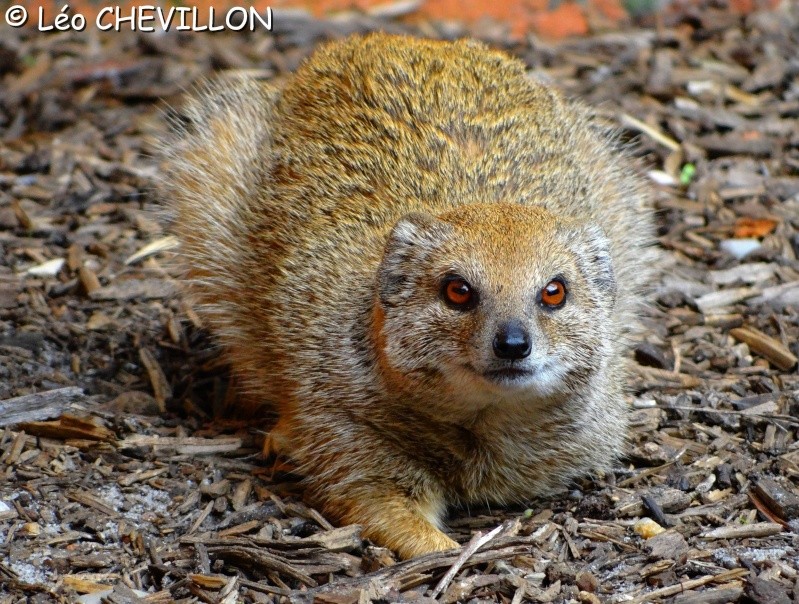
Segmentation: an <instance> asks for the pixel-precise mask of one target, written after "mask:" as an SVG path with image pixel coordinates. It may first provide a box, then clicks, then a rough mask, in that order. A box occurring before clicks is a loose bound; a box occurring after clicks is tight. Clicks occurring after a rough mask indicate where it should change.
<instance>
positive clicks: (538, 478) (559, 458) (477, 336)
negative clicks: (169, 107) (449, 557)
mask: <svg viewBox="0 0 799 604" xmlns="http://www.w3.org/2000/svg"><path fill="white" fill-rule="evenodd" d="M165 150H166V153H165V156H164V157H165V171H164V178H163V183H164V194H165V196H166V197H167V198H168V200H169V203H170V207H171V209H172V210H173V213H174V217H173V230H174V232H175V233H176V234H177V236H178V237H179V239H180V240H181V246H182V256H183V259H184V263H185V267H186V280H187V283H188V286H189V289H188V291H189V293H190V295H191V296H192V297H193V300H194V301H195V302H196V304H197V308H198V309H199V310H200V311H201V312H202V315H203V316H204V318H205V320H206V321H207V323H208V324H209V326H210V327H211V328H212V330H213V331H214V332H215V333H216V335H217V337H218V340H219V342H220V343H221V344H222V346H223V349H224V350H225V352H226V354H227V355H228V356H229V359H230V362H231V364H232V368H233V371H234V372H235V373H236V375H237V376H238V378H239V380H240V382H241V383H242V385H243V389H244V393H245V394H246V396H247V397H248V398H249V399H255V400H257V401H259V402H262V403H264V404H268V405H271V406H273V407H274V408H275V409H277V411H278V414H279V421H278V423H277V426H276V427H275V429H274V431H273V432H272V435H271V438H270V442H271V443H272V445H273V446H274V447H276V448H277V449H278V450H280V451H281V452H283V453H285V454H286V455H288V456H289V457H291V458H292V459H293V460H294V462H295V463H296V464H297V465H298V468H299V470H300V472H301V473H302V474H303V475H304V481H305V487H306V494H307V497H308V499H309V501H310V502H311V503H313V504H315V505H317V506H319V507H320V509H321V510H322V511H323V512H324V513H325V514H326V515H328V516H329V517H331V518H332V519H334V520H336V521H338V522H340V523H359V524H361V525H363V528H364V531H363V534H364V535H365V536H366V537H369V538H371V539H373V540H374V541H376V542H377V543H379V544H382V545H385V546H387V547H390V548H393V549H394V550H396V551H397V552H398V553H399V555H400V556H402V557H405V558H407V557H411V556H415V555H418V554H422V553H426V552H431V551H436V550H442V549H448V548H452V547H456V546H457V543H456V542H454V541H453V540H452V539H450V538H449V537H448V536H447V535H446V534H445V533H444V532H442V530H441V527H442V519H443V516H444V513H445V511H446V508H447V506H449V505H463V504H469V503H485V502H488V503H499V504H503V503H516V502H523V501H526V500H529V499H530V498H531V497H533V496H539V495H547V494H551V493H554V492H556V491H557V490H559V489H562V488H563V487H564V486H565V485H568V483H569V481H570V480H572V479H574V478H576V477H578V476H580V475H583V474H585V473H587V472H591V471H593V470H596V469H602V468H607V467H608V466H609V465H610V464H611V463H612V462H613V460H614V459H615V458H616V457H617V456H618V455H619V453H620V451H621V450H622V448H623V444H624V439H625V428H626V424H627V420H626V403H625V400H624V388H625V374H624V371H623V355H624V351H625V349H626V347H627V346H628V340H629V339H630V338H629V334H630V329H631V328H632V327H633V326H635V324H636V313H637V309H638V306H639V302H640V298H641V290H642V288H643V287H645V285H646V281H647V275H648V273H649V267H650V265H651V256H650V251H649V247H648V244H649V240H650V237H651V235H652V233H651V230H652V229H651V224H652V220H651V216H650V211H649V210H648V209H647V207H646V203H645V202H646V195H645V193H644V189H643V187H642V184H641V181H640V180H639V177H637V176H636V174H635V170H634V169H633V168H632V167H631V163H630V161H629V160H628V159H627V158H626V156H625V154H624V152H623V151H621V150H619V149H618V148H617V145H616V143H615V141H614V138H613V136H612V134H611V133H609V132H608V131H607V129H606V128H605V127H603V126H601V125H600V124H598V123H596V122H595V120H594V119H592V116H591V114H590V112H589V111H588V110H586V109H584V108H583V107H582V106H580V105H579V104H576V103H573V102H571V101H568V100H566V99H564V97H563V96H562V95H561V94H559V93H558V92H556V91H554V90H552V89H551V88H550V87H548V86H545V85H543V84H541V83H538V82H536V81H535V80H533V79H532V78H530V77H529V76H528V75H527V74H526V72H525V69H524V66H523V64H522V63H521V62H519V61H517V60H515V59H512V58H510V57H508V56H507V55H505V54H503V53H500V52H496V51H492V50H490V49H488V48H487V47H486V46H484V45H482V44H480V43H476V42H470V41H459V42H454V43H452V42H440V41H430V40H421V39H414V38H410V37H399V36H389V35H383V34H373V35H369V36H365V37H352V38H349V39H346V40H344V41H339V42H334V43H330V44H327V45H325V46H323V47H322V48H321V49H319V50H317V51H316V53H315V54H314V55H313V56H312V57H310V58H309V59H308V60H306V61H305V62H304V63H303V64H302V65H301V66H300V68H299V69H298V71H297V72H296V73H295V74H294V75H293V76H291V77H290V78H289V79H288V80H287V81H286V83H285V84H284V85H283V86H282V87H279V88H278V87H272V86H270V85H269V84H265V83H262V82H259V81H255V80H252V79H236V80H228V81H224V82H221V83H218V84H217V85H215V86H211V87H209V88H208V89H206V90H205V91H202V92H200V93H199V94H197V95H195V97H194V98H193V99H192V100H190V101H189V102H188V104H187V107H186V108H185V114H184V119H183V120H182V121H181V122H180V123H179V124H177V128H176V131H175V132H174V134H173V135H172V138H170V139H169V140H168V141H167V142H166V144H165Z"/></svg>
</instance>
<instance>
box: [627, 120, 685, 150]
mask: <svg viewBox="0 0 799 604" xmlns="http://www.w3.org/2000/svg"><path fill="white" fill-rule="evenodd" d="M621 123H622V124H624V125H625V126H627V127H628V128H632V129H633V130H639V131H640V132H643V133H644V134H646V135H647V136H649V137H650V138H652V139H654V140H655V141H657V142H658V143H660V144H661V145H663V146H664V147H666V148H668V149H671V150H672V151H679V150H680V143H678V142H677V141H676V140H674V139H673V138H671V137H670V136H666V135H665V134H663V133H662V132H661V131H660V130H656V129H655V128H653V127H652V126H650V125H649V124H645V123H644V122H642V121H641V120H639V119H636V118H634V117H633V116H632V115H628V114H626V113H622V115H621Z"/></svg>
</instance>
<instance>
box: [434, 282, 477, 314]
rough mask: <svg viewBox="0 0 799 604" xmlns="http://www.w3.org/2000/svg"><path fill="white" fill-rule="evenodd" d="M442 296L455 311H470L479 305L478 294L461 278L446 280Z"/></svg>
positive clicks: (442, 288)
mask: <svg viewBox="0 0 799 604" xmlns="http://www.w3.org/2000/svg"><path fill="white" fill-rule="evenodd" d="M441 294H442V296H443V297H444V301H445V302H446V303H447V305H448V306H449V307H450V308H454V309H455V310H470V309H472V308H474V306H475V304H476V303H477V292H476V291H475V290H474V288H473V287H472V286H471V285H469V282H468V281H466V279H463V278H461V277H448V278H446V279H444V282H443V284H442V287H441Z"/></svg>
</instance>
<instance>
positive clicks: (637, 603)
mask: <svg viewBox="0 0 799 604" xmlns="http://www.w3.org/2000/svg"><path fill="white" fill-rule="evenodd" d="M748 572H749V571H748V570H746V569H745V568H734V569H732V570H728V571H726V572H723V573H719V574H718V575H707V576H704V577H701V578H699V579H693V580H691V581H683V582H682V583H677V584H676V585H670V586H668V587H663V588H661V589H656V590H654V591H650V592H649V593H646V594H643V595H640V596H638V597H637V598H634V599H632V600H628V602H627V604H642V603H643V602H651V601H654V600H657V599H660V598H667V597H669V596H673V595H674V594H678V593H681V592H683V591H688V590H689V589H695V588H697V587H702V586H703V585H707V584H708V583H723V582H726V581H730V580H733V579H738V578H740V577H742V576H744V575H745V574H747V573H748Z"/></svg>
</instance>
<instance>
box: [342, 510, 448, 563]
mask: <svg viewBox="0 0 799 604" xmlns="http://www.w3.org/2000/svg"><path fill="white" fill-rule="evenodd" d="M359 499H360V501H359V502H358V503H357V504H355V505H354V506H349V512H348V513H347V514H346V515H345V516H344V517H343V518H342V520H343V521H344V522H348V523H356V524H360V525H362V526H363V536H364V537H365V538H367V539H371V540H372V541H374V542H375V543H377V544H378V545H382V546H384V547H388V548H389V549H392V550H394V551H395V552H396V553H397V555H398V556H399V557H400V558H402V559H403V560H407V559H409V558H413V557H415V556H421V555H424V554H429V553H431V552H440V551H445V550H449V549H455V548H458V547H460V545H459V544H458V542H457V541H454V540H453V539H450V538H449V537H447V536H446V535H445V534H444V533H443V532H442V531H441V530H439V529H438V528H436V526H435V524H437V523H438V515H439V511H440V510H443V505H437V503H438V502H428V503H427V505H420V504H419V503H418V502H414V501H411V500H409V499H407V498H405V497H402V496H400V495H396V496H385V495H383V496H377V497H375V496H374V494H371V495H370V496H362V497H360V498H359ZM330 503H331V505H328V506H327V509H328V510H332V509H335V508H334V505H332V503H333V502H330ZM339 509H340V508H339Z"/></svg>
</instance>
